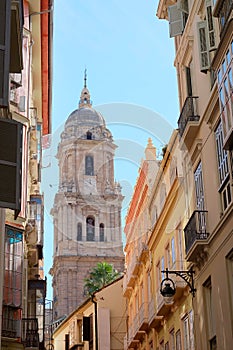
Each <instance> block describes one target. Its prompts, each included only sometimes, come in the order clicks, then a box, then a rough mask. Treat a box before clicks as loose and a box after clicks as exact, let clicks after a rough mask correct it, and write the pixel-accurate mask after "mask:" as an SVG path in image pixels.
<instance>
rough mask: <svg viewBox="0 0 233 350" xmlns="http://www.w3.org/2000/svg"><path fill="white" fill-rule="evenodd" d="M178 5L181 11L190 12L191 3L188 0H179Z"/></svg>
mask: <svg viewBox="0 0 233 350" xmlns="http://www.w3.org/2000/svg"><path fill="white" fill-rule="evenodd" d="M177 7H178V9H180V10H181V11H183V12H185V13H187V14H188V13H189V5H188V0H180V1H177Z"/></svg>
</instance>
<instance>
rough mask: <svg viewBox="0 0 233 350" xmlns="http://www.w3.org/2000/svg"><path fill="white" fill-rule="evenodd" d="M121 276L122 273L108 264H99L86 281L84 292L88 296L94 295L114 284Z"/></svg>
mask: <svg viewBox="0 0 233 350" xmlns="http://www.w3.org/2000/svg"><path fill="white" fill-rule="evenodd" d="M119 276H120V273H119V272H118V271H117V270H115V269H114V268H113V266H112V265H111V264H108V263H107V262H99V263H98V264H97V266H96V267H94V268H93V269H92V270H91V272H90V275H89V277H88V278H85V279H84V282H85V283H84V290H85V291H86V294H87V295H91V294H93V293H94V292H95V291H97V290H99V289H101V288H103V287H104V286H106V285H108V284H109V283H111V282H113V281H114V280H115V279H117V278H118V277H119Z"/></svg>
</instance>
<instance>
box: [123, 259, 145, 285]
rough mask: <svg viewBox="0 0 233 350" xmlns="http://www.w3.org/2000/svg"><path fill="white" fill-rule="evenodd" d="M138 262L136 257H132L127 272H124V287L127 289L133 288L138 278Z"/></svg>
mask: <svg viewBox="0 0 233 350" xmlns="http://www.w3.org/2000/svg"><path fill="white" fill-rule="evenodd" d="M140 264H141V263H140V262H139V260H138V257H137V256H136V255H133V256H132V259H131V260H130V262H129V264H128V266H127V271H126V275H125V278H126V282H125V283H126V285H125V286H127V287H133V285H134V282H135V279H136V278H137V276H138V271H139V268H140Z"/></svg>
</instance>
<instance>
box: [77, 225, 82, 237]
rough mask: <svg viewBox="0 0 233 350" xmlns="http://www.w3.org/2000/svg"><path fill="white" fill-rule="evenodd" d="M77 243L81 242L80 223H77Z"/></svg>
mask: <svg viewBox="0 0 233 350" xmlns="http://www.w3.org/2000/svg"><path fill="white" fill-rule="evenodd" d="M77 241H82V224H81V222H79V223H78V229H77Z"/></svg>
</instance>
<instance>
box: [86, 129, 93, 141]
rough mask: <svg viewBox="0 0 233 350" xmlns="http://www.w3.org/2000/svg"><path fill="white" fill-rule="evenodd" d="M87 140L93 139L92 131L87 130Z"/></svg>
mask: <svg viewBox="0 0 233 350" xmlns="http://www.w3.org/2000/svg"><path fill="white" fill-rule="evenodd" d="M87 140H92V133H91V132H90V131H88V132H87Z"/></svg>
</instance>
